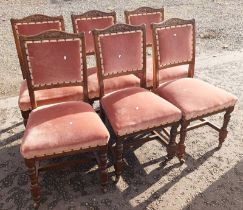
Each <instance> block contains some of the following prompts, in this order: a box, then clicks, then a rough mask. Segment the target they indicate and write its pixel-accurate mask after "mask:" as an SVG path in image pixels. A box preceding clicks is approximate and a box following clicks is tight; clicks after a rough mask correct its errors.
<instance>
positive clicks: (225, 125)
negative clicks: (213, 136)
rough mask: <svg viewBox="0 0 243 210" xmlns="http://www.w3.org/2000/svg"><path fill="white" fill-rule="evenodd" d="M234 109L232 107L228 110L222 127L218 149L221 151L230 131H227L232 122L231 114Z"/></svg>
mask: <svg viewBox="0 0 243 210" xmlns="http://www.w3.org/2000/svg"><path fill="white" fill-rule="evenodd" d="M233 110H234V107H230V108H228V109H227V110H226V112H225V114H224V121H223V126H222V127H221V129H220V131H219V145H218V148H219V149H220V148H221V147H222V144H223V142H224V141H225V139H226V137H227V134H228V131H227V126H228V124H229V121H230V117H231V113H232V112H233Z"/></svg>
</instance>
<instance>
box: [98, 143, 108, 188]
mask: <svg viewBox="0 0 243 210" xmlns="http://www.w3.org/2000/svg"><path fill="white" fill-rule="evenodd" d="M99 159H100V161H99V170H100V184H101V187H102V191H103V192H106V191H107V189H106V185H107V182H108V173H107V146H104V147H102V148H101V149H100V151H99Z"/></svg>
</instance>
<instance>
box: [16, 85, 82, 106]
mask: <svg viewBox="0 0 243 210" xmlns="http://www.w3.org/2000/svg"><path fill="white" fill-rule="evenodd" d="M35 97H36V98H35V99H36V101H37V105H38V106H42V105H48V104H53V103H60V102H65V101H81V100H83V87H81V86H71V87H62V88H52V89H46V90H38V91H35ZM18 103H19V108H20V110H21V111H27V110H30V109H31V104H30V97H29V91H28V87H27V83H26V81H23V82H22V83H21V86H20V93H19V101H18Z"/></svg>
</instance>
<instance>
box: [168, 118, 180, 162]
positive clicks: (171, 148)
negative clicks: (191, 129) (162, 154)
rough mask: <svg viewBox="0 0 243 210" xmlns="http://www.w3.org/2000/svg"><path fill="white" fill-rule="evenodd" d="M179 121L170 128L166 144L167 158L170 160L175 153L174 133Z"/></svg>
mask: <svg viewBox="0 0 243 210" xmlns="http://www.w3.org/2000/svg"><path fill="white" fill-rule="evenodd" d="M178 126H179V122H178V123H175V124H174V125H173V126H172V127H171V129H170V141H169V145H168V146H167V160H171V159H172V158H173V157H174V156H175V155H176V153H177V144H176V135H177V128H178Z"/></svg>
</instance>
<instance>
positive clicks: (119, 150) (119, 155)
mask: <svg viewBox="0 0 243 210" xmlns="http://www.w3.org/2000/svg"><path fill="white" fill-rule="evenodd" d="M115 149H116V162H115V174H116V180H115V182H118V181H119V179H120V176H121V173H122V167H123V144H122V140H121V139H119V138H117V139H116V147H115Z"/></svg>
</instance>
